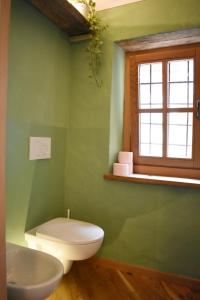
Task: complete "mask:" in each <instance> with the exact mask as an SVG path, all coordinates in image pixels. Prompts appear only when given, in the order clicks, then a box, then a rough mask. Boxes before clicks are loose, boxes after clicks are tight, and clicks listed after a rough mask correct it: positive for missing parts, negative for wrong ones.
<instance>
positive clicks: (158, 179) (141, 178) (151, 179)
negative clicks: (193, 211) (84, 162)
mask: <svg viewBox="0 0 200 300" xmlns="http://www.w3.org/2000/svg"><path fill="white" fill-rule="evenodd" d="M104 179H107V180H116V181H127V182H132V183H145V184H159V185H172V186H182V187H193V188H200V180H198V179H190V178H179V177H165V176H155V175H145V174H132V175H130V176H127V177H125V176H116V175H113V174H105V175H104Z"/></svg>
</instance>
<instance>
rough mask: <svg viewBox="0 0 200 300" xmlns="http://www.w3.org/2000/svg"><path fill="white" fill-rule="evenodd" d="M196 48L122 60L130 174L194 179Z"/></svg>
mask: <svg viewBox="0 0 200 300" xmlns="http://www.w3.org/2000/svg"><path fill="white" fill-rule="evenodd" d="M199 94H200V45H198V44H196V45H189V46H179V47H170V48H165V49H157V50H150V51H143V52H135V53H130V52H129V53H127V54H126V97H125V99H126V107H125V118H126V120H125V146H124V148H125V149H126V150H130V151H133V153H134V164H135V172H137V173H143V174H152V175H163V176H166V175H167V176H177V177H188V178H200V120H199V119H198V118H197V114H198V112H197V105H198V99H200V95H199Z"/></svg>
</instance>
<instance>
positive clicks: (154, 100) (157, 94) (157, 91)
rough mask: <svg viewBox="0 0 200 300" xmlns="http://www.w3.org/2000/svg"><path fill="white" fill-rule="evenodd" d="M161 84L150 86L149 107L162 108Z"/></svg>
mask: <svg viewBox="0 0 200 300" xmlns="http://www.w3.org/2000/svg"><path fill="white" fill-rule="evenodd" d="M162 98H163V96H162V84H152V86H151V107H152V108H160V107H162Z"/></svg>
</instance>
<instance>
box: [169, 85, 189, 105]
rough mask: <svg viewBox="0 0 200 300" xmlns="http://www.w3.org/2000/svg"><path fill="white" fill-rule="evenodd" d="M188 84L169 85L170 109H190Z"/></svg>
mask: <svg viewBox="0 0 200 300" xmlns="http://www.w3.org/2000/svg"><path fill="white" fill-rule="evenodd" d="M187 88H188V86H187V83H170V85H169V107H188V106H189V103H188V102H189V99H188V90H187Z"/></svg>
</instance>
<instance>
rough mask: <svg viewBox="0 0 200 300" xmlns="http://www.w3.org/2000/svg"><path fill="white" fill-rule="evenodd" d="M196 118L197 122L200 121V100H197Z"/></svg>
mask: <svg viewBox="0 0 200 300" xmlns="http://www.w3.org/2000/svg"><path fill="white" fill-rule="evenodd" d="M196 117H197V119H198V120H200V100H197V113H196Z"/></svg>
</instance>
